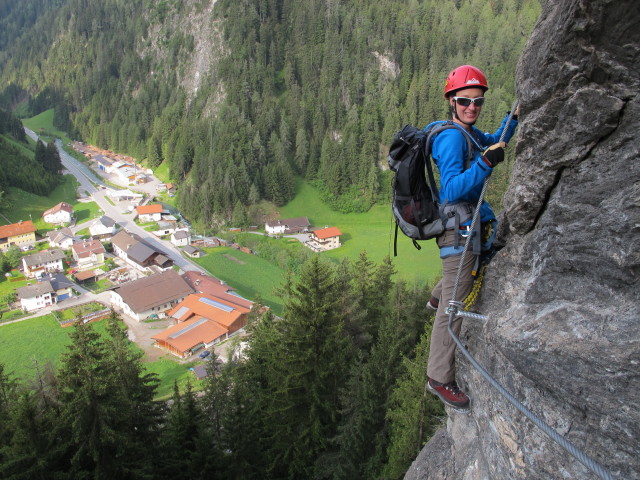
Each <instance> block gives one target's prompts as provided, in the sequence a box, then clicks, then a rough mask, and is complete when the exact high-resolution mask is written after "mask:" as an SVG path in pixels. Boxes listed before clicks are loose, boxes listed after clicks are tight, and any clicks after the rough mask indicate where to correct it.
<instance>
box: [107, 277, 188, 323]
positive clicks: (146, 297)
mask: <svg viewBox="0 0 640 480" xmlns="http://www.w3.org/2000/svg"><path fill="white" fill-rule="evenodd" d="M191 293H193V289H192V288H191V287H190V286H189V284H188V283H187V282H185V281H184V279H183V278H182V277H181V276H180V275H178V274H177V273H176V272H175V271H173V270H167V271H165V272H162V273H156V274H154V275H151V276H149V277H144V278H140V279H138V280H133V281H131V282H127V283H124V284H122V285H120V286H118V287H115V288H114V289H113V290H112V291H111V303H112V305H113V306H114V307H118V308H120V309H122V311H123V312H124V313H125V314H127V315H128V316H130V317H132V318H134V319H135V320H138V321H141V320H144V319H145V318H148V317H149V316H150V315H154V314H155V315H158V316H159V317H164V316H165V315H166V312H167V311H168V310H170V309H172V308H173V307H174V306H175V305H177V304H178V303H180V302H182V301H183V300H184V299H185V298H186V297H187V296H188V295H189V294H191Z"/></svg>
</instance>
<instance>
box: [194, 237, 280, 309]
mask: <svg viewBox="0 0 640 480" xmlns="http://www.w3.org/2000/svg"><path fill="white" fill-rule="evenodd" d="M205 251H206V252H207V255H206V256H204V257H202V258H196V259H194V261H195V262H197V263H198V264H199V265H200V266H202V267H203V268H205V269H206V270H207V271H209V272H211V273H212V274H213V275H215V276H216V277H217V278H219V279H220V280H223V281H224V282H225V283H227V284H229V285H230V286H231V287H233V288H234V289H235V290H236V291H237V292H238V294H240V295H242V296H243V297H245V298H248V299H250V300H254V299H255V298H256V296H258V295H259V296H260V297H262V301H263V302H264V303H265V304H266V305H268V306H269V307H270V308H271V309H273V311H274V312H275V313H276V314H277V315H280V314H282V300H281V299H280V298H279V297H278V296H277V295H276V294H275V292H274V290H275V289H276V288H278V287H280V286H282V284H283V282H284V280H285V272H283V271H282V270H281V269H280V268H278V267H276V266H275V265H273V264H271V263H270V262H268V261H266V260H264V259H262V258H259V257H257V256H255V255H251V254H248V253H244V252H241V251H240V250H236V249H234V248H230V247H219V248H208V249H205Z"/></svg>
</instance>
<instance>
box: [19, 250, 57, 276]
mask: <svg viewBox="0 0 640 480" xmlns="http://www.w3.org/2000/svg"><path fill="white" fill-rule="evenodd" d="M64 259H65V254H64V252H63V251H62V250H60V249H59V248H52V249H51V250H44V251H42V252H38V253H34V254H33V255H25V256H24V257H22V270H23V271H24V274H25V276H26V277H28V278H34V277H35V278H38V277H41V276H42V275H44V274H45V273H50V272H62V271H63V270H64V265H63V264H62V261H63V260H64Z"/></svg>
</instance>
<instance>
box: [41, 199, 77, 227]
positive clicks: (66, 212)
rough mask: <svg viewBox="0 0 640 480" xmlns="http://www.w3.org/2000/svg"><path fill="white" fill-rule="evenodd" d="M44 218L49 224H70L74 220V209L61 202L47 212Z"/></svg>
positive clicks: (43, 215)
mask: <svg viewBox="0 0 640 480" xmlns="http://www.w3.org/2000/svg"><path fill="white" fill-rule="evenodd" d="M42 217H43V218H44V221H45V222H47V223H69V222H70V221H71V219H72V218H73V207H72V206H71V205H70V204H68V203H66V202H60V203H59V204H57V205H56V206H55V207H52V208H50V209H49V210H47V211H45V212H44V213H43V214H42Z"/></svg>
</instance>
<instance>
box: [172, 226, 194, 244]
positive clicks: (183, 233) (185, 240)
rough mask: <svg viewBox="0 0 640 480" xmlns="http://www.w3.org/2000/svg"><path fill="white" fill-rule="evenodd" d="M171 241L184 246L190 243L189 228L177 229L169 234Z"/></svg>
mask: <svg viewBox="0 0 640 480" xmlns="http://www.w3.org/2000/svg"><path fill="white" fill-rule="evenodd" d="M171 243H173V244H174V245H175V246H176V247H184V246H187V245H189V244H190V243H191V234H190V233H189V230H178V231H176V232H173V233H172V234H171Z"/></svg>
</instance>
